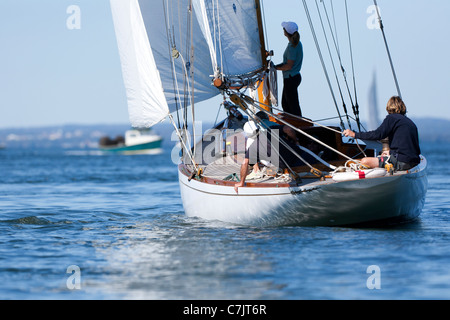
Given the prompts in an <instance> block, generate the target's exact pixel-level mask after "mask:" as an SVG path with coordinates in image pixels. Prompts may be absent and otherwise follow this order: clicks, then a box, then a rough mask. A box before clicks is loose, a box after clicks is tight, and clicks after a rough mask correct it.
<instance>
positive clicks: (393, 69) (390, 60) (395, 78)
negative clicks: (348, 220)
mask: <svg viewBox="0 0 450 320" xmlns="http://www.w3.org/2000/svg"><path fill="white" fill-rule="evenodd" d="M373 3H374V5H375V8H376V10H377V15H378V21H379V23H380V29H381V33H382V34H383V40H384V45H385V47H386V51H387V54H388V57H389V63H390V65H391V70H392V75H393V76H394V81H395V85H396V87H397V92H398V96H399V97H400V99H402V94H401V92H400V86H399V84H398V79H397V74H396V73H395V68H394V62H393V61H392V56H391V51H390V50H389V45H388V43H387V39H386V34H385V32H384V25H383V21H382V20H381V14H380V10H379V8H378V3H377V0H373Z"/></svg>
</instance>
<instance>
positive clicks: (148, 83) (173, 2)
mask: <svg viewBox="0 0 450 320" xmlns="http://www.w3.org/2000/svg"><path fill="white" fill-rule="evenodd" d="M110 3H111V8H112V12H113V19H114V25H115V30H116V36H117V42H118V45H119V52H120V57H121V64H122V70H123V75H124V81H125V85H126V88H127V98H128V106H129V113H130V120H131V123H132V125H133V126H137V125H138V126H146V127H148V126H151V125H153V124H155V123H157V122H159V121H161V120H162V119H164V118H165V117H166V116H167V115H168V114H169V113H171V112H174V111H176V110H177V109H178V108H184V107H187V106H188V105H190V104H191V102H192V100H194V101H195V102H200V101H203V100H206V99H209V98H211V97H213V96H215V95H217V94H218V93H219V91H218V89H217V88H215V87H214V86H212V85H211V77H210V76H211V75H212V67H211V65H212V63H211V60H210V55H209V54H208V46H207V44H206V40H205V38H204V36H203V33H202V31H201V30H200V27H199V24H198V22H197V19H196V18H195V17H194V16H193V15H192V8H191V6H190V5H189V4H190V0H161V1H154V0H110ZM194 56H195V59H194ZM192 92H193V96H190V94H191V93H192ZM179 97H182V98H181V99H180V98H179Z"/></svg>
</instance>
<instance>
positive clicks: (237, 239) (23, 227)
mask: <svg viewBox="0 0 450 320" xmlns="http://www.w3.org/2000/svg"><path fill="white" fill-rule="evenodd" d="M422 149H423V150H422V151H423V153H424V154H425V156H426V157H427V159H428V162H429V171H428V172H429V176H428V179H429V190H428V195H427V200H426V204H425V208H424V209H423V212H422V215H421V217H420V219H419V220H418V221H417V222H414V223H411V224H407V225H404V226H400V227H395V228H386V229H359V228H324V227H308V228H305V227H277V228H252V227H244V226H239V225H232V224H227V223H223V222H218V221H213V222H211V221H204V220H201V219H196V218H188V217H186V216H185V215H184V212H183V207H182V203H181V199H180V196H179V188H178V182H177V168H176V165H174V164H173V163H172V162H171V160H170V151H171V150H169V149H166V150H165V151H164V153H163V154H160V155H148V156H120V155H103V156H101V155H98V154H90V153H86V152H68V151H67V150H62V149H61V150H49V149H31V150H30V149H5V150H1V151H0V299H174V300H175V299H176V300H184V299H200V300H201V299H231V300H239V299H246V300H248V299H251V300H253V299H255V300H265V299H275V300H278V299H279V300H298V299H450V268H449V266H450V198H449V196H448V192H449V189H450V168H449V167H448V159H449V158H450V144H444V145H440V144H436V143H428V144H423V145H422ZM199 205H201V204H199Z"/></svg>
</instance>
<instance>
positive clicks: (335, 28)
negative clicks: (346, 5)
mask: <svg viewBox="0 0 450 320" xmlns="http://www.w3.org/2000/svg"><path fill="white" fill-rule="evenodd" d="M323 1H324V0H323ZM330 5H331V14H332V15H333V24H334V33H335V34H336V44H337V48H338V52H339V53H340V52H341V49H340V47H339V39H338V32H337V27H336V15H335V14H334V6H333V0H330Z"/></svg>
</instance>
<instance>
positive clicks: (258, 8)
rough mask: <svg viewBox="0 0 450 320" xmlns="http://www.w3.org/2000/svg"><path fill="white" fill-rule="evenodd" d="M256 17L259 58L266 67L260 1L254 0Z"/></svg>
mask: <svg viewBox="0 0 450 320" xmlns="http://www.w3.org/2000/svg"><path fill="white" fill-rule="evenodd" d="M255 9H256V18H257V20H258V30H259V42H260V43H261V59H262V63H263V66H264V68H265V69H267V51H266V42H265V38H264V28H263V21H262V15H261V1H260V0H255Z"/></svg>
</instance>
